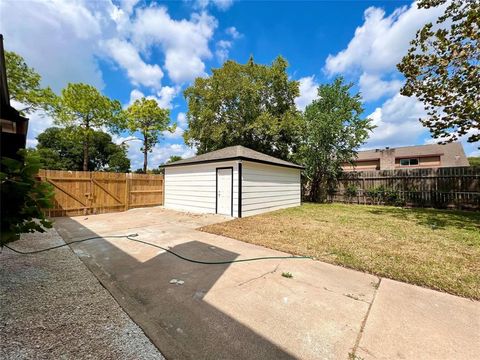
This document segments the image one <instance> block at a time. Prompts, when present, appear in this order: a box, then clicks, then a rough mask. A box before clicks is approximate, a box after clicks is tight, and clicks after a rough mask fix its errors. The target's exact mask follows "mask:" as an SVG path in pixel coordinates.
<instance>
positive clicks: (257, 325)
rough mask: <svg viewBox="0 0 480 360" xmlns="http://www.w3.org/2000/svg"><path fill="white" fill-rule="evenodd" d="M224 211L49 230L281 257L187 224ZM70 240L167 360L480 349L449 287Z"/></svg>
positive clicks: (199, 252) (467, 304)
mask: <svg viewBox="0 0 480 360" xmlns="http://www.w3.org/2000/svg"><path fill="white" fill-rule="evenodd" d="M225 220H226V219H225V218H223V217H219V216H214V215H192V214H186V213H180V212H174V211H171V210H165V209H163V208H149V209H136V210H130V211H128V212H123V213H112V214H103V215H93V216H92V215H89V216H87V217H74V218H57V219H56V220H55V227H56V229H57V230H58V232H59V233H60V235H61V236H62V237H63V238H64V239H65V241H66V242H70V241H72V240H76V239H82V238H86V237H91V236H96V235H100V236H107V235H119V234H131V233H138V234H139V239H141V240H144V241H148V242H152V243H155V244H158V245H160V246H163V247H169V248H170V249H171V250H173V251H175V252H176V253H179V254H181V255H183V256H185V257H188V258H194V259H198V260H206V261H220V260H234V259H242V258H250V257H259V256H279V255H280V256H282V255H288V254H284V253H281V252H278V251H274V250H270V249H266V248H263V247H260V246H255V245H252V244H247V243H243V242H240V241H237V240H233V239H229V238H225V237H221V236H216V235H212V234H207V233H203V232H200V231H197V230H195V229H196V228H198V227H200V226H203V225H206V224H211V223H215V222H218V221H225ZM71 247H72V249H73V250H74V252H75V253H76V254H77V255H78V256H79V257H80V258H81V259H82V261H83V262H84V263H85V264H86V265H87V266H88V268H89V269H90V270H91V271H92V272H93V273H94V274H95V276H96V277H97V278H98V279H99V280H100V282H101V283H102V284H103V285H104V286H105V288H106V289H107V290H109V291H110V293H111V294H112V295H113V296H114V298H115V299H116V300H117V301H118V303H119V304H120V305H121V306H122V307H123V308H124V310H125V311H126V312H127V313H128V314H129V315H130V316H131V318H132V319H133V320H134V321H135V322H136V323H137V324H138V325H139V326H140V327H141V328H142V329H143V330H144V331H145V333H146V334H147V336H148V337H149V338H150V339H151V340H152V342H153V343H154V344H155V345H156V346H157V347H158V348H159V349H160V351H161V352H162V353H163V354H164V355H165V357H166V358H168V359H187V358H192V359H293V358H300V359H348V358H358V359H360V358H364V359H367V358H372V359H375V358H389V359H390V358H398V359H405V358H412V359H419V358H423V359H427V358H431V359H453V358H464V359H469V358H475V357H477V356H478V354H479V353H480V345H479V344H480V306H479V303H478V302H474V301H470V300H467V299H463V298H459V297H456V296H451V295H447V294H443V293H439V292H436V291H432V290H427V289H423V288H419V287H416V286H412V285H407V284H403V283H398V282H395V281H391V280H387V279H379V278H378V277H376V276H372V275H368V274H364V273H361V272H357V271H353V270H349V269H345V268H342V267H338V266H333V265H329V264H325V263H322V262H318V261H313V260H309V259H303V260H300V259H294V260H291V259H288V260H264V261H255V262H243V263H234V264H228V265H203V264H196V263H192V262H188V261H184V260H181V259H179V258H177V257H175V256H173V255H171V254H169V253H167V252H164V251H162V250H159V249H156V248H153V247H149V246H146V245H143V244H139V243H134V242H129V241H128V240H126V239H100V240H93V241H89V242H83V243H81V244H75V245H71ZM282 272H290V273H292V274H293V278H291V279H289V278H285V277H282ZM172 279H177V280H182V281H184V283H183V284H182V285H178V284H171V283H170V281H171V280H172Z"/></svg>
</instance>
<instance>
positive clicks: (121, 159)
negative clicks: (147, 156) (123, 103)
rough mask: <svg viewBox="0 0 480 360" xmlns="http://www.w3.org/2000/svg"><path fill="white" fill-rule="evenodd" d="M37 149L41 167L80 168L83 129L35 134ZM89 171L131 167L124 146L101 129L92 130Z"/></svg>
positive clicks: (125, 169)
mask: <svg viewBox="0 0 480 360" xmlns="http://www.w3.org/2000/svg"><path fill="white" fill-rule="evenodd" d="M37 140H38V145H37V150H35V151H34V152H36V153H37V154H38V155H40V157H41V161H42V167H43V168H44V169H51V170H71V171H80V170H83V144H82V133H81V132H80V131H79V130H78V129H76V128H73V127H68V128H57V127H51V128H48V129H46V130H45V131H44V132H43V133H41V134H39V135H38V137H37ZM88 151H89V154H90V156H89V159H88V167H87V170H88V171H100V170H104V171H114V172H128V171H130V160H129V159H128V157H127V155H126V149H125V148H124V147H123V146H121V145H116V144H115V143H113V142H112V137H111V136H110V135H109V134H107V133H104V132H102V131H94V130H92V131H91V134H90V142H89V149H88Z"/></svg>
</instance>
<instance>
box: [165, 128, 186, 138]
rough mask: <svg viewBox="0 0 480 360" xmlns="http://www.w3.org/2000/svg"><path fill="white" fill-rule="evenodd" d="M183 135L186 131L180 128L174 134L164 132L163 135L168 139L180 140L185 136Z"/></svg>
mask: <svg viewBox="0 0 480 360" xmlns="http://www.w3.org/2000/svg"><path fill="white" fill-rule="evenodd" d="M183 133H184V130H183V129H182V128H181V127H180V126H177V127H176V128H175V131H174V132H173V133H171V132H170V131H164V132H163V133H162V134H163V136H164V137H165V138H167V139H179V138H181V137H182V136H183Z"/></svg>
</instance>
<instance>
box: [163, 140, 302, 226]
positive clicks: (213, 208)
mask: <svg viewBox="0 0 480 360" xmlns="http://www.w3.org/2000/svg"><path fill="white" fill-rule="evenodd" d="M302 169H303V167H302V166H300V165H297V164H294V163H291V162H288V161H284V160H281V159H277V158H275V157H273V156H269V155H266V154H262V153H260V152H258V151H254V150H251V149H248V148H246V147H244V146H230V147H227V148H224V149H221V150H216V151H212V152H209V153H206V154H202V155H198V156H195V157H192V158H190V159H184V160H180V161H175V162H173V163H170V164H167V165H165V204H164V206H165V207H166V208H168V209H174V210H181V211H189V212H198V213H211V214H222V215H227V216H232V217H242V216H249V215H255V214H260V213H263V212H267V211H272V210H277V209H282V208H287V207H292V206H298V205H300V203H301V189H300V187H301V185H300V172H301V170H302Z"/></svg>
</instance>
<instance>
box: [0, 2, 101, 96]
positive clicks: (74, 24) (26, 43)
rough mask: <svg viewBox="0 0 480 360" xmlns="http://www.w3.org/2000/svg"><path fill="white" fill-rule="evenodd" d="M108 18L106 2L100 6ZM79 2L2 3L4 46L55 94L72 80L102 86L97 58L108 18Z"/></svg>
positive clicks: (1, 26) (1, 17)
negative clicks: (19, 57) (98, 42)
mask: <svg viewBox="0 0 480 360" xmlns="http://www.w3.org/2000/svg"><path fill="white" fill-rule="evenodd" d="M96 6H97V7H98V8H99V9H98V11H99V13H100V12H103V13H104V14H108V13H109V11H110V7H109V6H108V4H103V3H102V4H101V3H99V4H96ZM99 13H94V12H92V11H90V10H89V9H88V8H87V7H86V6H85V5H84V4H82V3H81V2H80V1H76V2H62V1H57V0H50V1H29V2H28V3H26V2H25V1H0V14H1V15H0V32H1V33H2V34H3V35H4V44H5V48H6V49H7V50H10V51H15V52H17V53H19V54H20V55H21V56H23V57H24V58H25V60H26V62H27V64H28V65H29V66H31V67H34V68H35V69H36V70H37V72H39V73H40V74H41V75H42V78H43V79H42V80H43V84H44V85H50V86H52V88H53V89H54V90H55V91H59V90H60V89H62V88H63V87H64V86H65V85H66V84H67V83H68V82H85V83H89V84H91V85H94V86H96V87H99V88H102V87H103V86H104V83H103V80H102V74H101V72H100V69H99V67H98V64H97V61H96V59H95V53H97V51H98V48H97V40H98V39H99V38H101V36H103V33H109V31H110V29H109V28H108V27H102V25H103V21H104V20H105V18H104V17H102V16H100V15H99Z"/></svg>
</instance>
